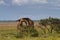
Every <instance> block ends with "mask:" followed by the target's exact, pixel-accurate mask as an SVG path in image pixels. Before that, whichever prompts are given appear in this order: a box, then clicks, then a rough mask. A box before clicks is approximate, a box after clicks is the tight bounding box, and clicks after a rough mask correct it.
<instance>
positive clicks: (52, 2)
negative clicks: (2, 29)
mask: <svg viewBox="0 0 60 40" xmlns="http://www.w3.org/2000/svg"><path fill="white" fill-rule="evenodd" d="M49 16H51V17H56V18H60V0H0V20H17V19H19V18H23V17H28V18H30V19H33V20H38V19H43V18H48V17H49Z"/></svg>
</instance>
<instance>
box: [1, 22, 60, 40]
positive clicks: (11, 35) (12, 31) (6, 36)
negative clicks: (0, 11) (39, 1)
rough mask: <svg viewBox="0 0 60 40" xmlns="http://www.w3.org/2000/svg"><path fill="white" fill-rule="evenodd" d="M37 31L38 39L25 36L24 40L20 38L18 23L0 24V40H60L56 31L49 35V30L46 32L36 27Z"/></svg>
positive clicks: (59, 35)
mask: <svg viewBox="0 0 60 40" xmlns="http://www.w3.org/2000/svg"><path fill="white" fill-rule="evenodd" d="M36 24H37V22H35V29H36V30H37V31H38V34H39V35H38V37H30V36H25V37H23V38H18V37H17V36H19V35H20V34H19V30H17V22H0V40H60V34H58V33H56V32H55V31H54V30H53V32H52V33H49V32H48V31H47V29H45V28H44V30H45V31H46V33H44V31H43V30H42V29H41V28H39V27H37V26H36Z"/></svg>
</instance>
